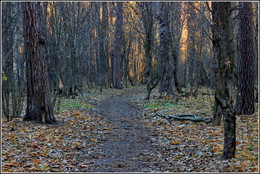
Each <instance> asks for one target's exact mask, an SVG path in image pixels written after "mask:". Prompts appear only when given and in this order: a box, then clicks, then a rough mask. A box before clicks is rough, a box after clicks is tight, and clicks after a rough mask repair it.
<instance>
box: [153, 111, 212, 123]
mask: <svg viewBox="0 0 260 174" xmlns="http://www.w3.org/2000/svg"><path fill="white" fill-rule="evenodd" d="M156 115H158V116H159V117H163V118H166V119H170V118H173V119H176V120H190V121H194V122H206V124H208V123H210V122H211V121H212V120H211V118H203V117H198V116H197V115H195V114H177V115H163V114H160V113H155V116H156ZM191 117H194V118H191Z"/></svg>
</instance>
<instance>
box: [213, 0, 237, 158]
mask: <svg viewBox="0 0 260 174" xmlns="http://www.w3.org/2000/svg"><path fill="white" fill-rule="evenodd" d="M212 21H213V25H212V33H213V40H212V42H213V50H214V59H215V61H216V65H215V66H216V67H215V68H216V69H215V70H216V72H215V76H216V82H215V102H216V104H215V107H220V108H221V112H222V114H223V122H224V149H223V155H222V158H223V159H230V158H233V157H234V156H235V150H236V117H235V110H234V108H233V105H232V104H233V100H232V95H231V92H230V91H231V90H232V86H233V83H232V80H233V79H232V78H233V69H234V45H233V32H232V18H231V3H230V2H224V3H223V2H213V3H212ZM214 114H216V113H214ZM213 119H215V118H214V117H213ZM213 122H214V120H213Z"/></svg>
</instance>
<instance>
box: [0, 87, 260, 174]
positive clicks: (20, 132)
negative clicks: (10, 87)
mask: <svg viewBox="0 0 260 174" xmlns="http://www.w3.org/2000/svg"><path fill="white" fill-rule="evenodd" d="M134 88H136V89H137V90H142V91H143V92H142V93H140V92H139V93H132V94H131V95H130V96H128V99H129V100H131V101H132V103H134V104H135V105H138V106H139V107H140V108H143V120H140V121H142V122H144V124H145V125H146V126H147V127H148V128H149V129H150V131H151V135H150V139H151V143H153V144H155V145H157V147H160V151H156V149H155V151H156V152H154V153H150V152H147V153H150V154H149V155H150V161H149V163H150V165H151V166H152V165H153V163H154V165H153V166H156V167H157V168H153V170H151V169H149V168H144V169H142V171H144V172H145V171H150V172H151V171H152V172H156V171H164V172H258V162H259V161H258V160H259V159H258V155H259V154H258V151H259V146H258V143H259V140H258V133H259V129H258V126H259V125H258V112H256V113H255V114H253V115H250V116H246V115H240V116H237V146H236V148H237V150H236V158H234V159H231V160H222V159H221V155H222V150H223V124H221V126H216V127H213V126H212V125H211V124H205V123H200V122H199V123H194V122H191V121H176V120H167V119H164V118H161V117H158V116H155V113H156V112H161V113H163V114H165V115H174V114H196V115H198V116H202V117H211V115H212V105H213V97H212V96H202V95H198V97H197V98H194V97H189V98H188V97H182V98H181V99H180V100H179V101H177V102H176V100H173V99H169V98H167V99H159V98H158V97H157V96H158V92H157V91H155V92H153V93H152V95H151V96H152V99H151V100H149V101H146V100H143V99H144V97H145V90H144V89H143V88H142V87H134ZM141 88H142V89H141ZM126 90H128V89H126ZM124 92H125V89H124V90H120V91H118V90H110V89H108V90H104V92H103V93H97V92H95V93H94V92H92V91H90V92H89V93H87V94H86V95H85V96H83V97H82V98H80V99H79V102H80V103H84V105H83V107H81V105H77V104H76V105H75V104H73V105H74V106H76V107H73V105H72V107H69V108H66V107H67V106H68V104H67V105H66V103H65V104H64V108H63V109H62V111H61V112H60V113H57V114H55V116H56V118H57V119H58V120H59V124H57V125H44V124H37V123H31V122H23V121H22V119H21V118H15V119H13V120H12V121H10V122H6V121H4V120H3V123H2V172H78V171H82V170H83V169H84V171H89V170H91V166H92V165H93V164H94V162H95V160H96V159H98V158H99V159H100V158H105V156H104V154H103V152H102V146H103V144H104V143H105V141H106V140H105V139H104V135H107V136H109V134H110V133H111V131H113V130H114V127H113V126H112V125H111V124H110V123H108V122H107V121H105V120H103V119H102V118H101V117H100V116H99V112H98V111H95V110H93V109H92V106H95V105H97V104H98V103H99V102H100V101H103V100H105V99H108V98H111V97H113V96H116V95H118V94H122V93H124ZM63 102H68V101H66V100H64V101H63ZM73 102H74V101H73ZM257 110H258V108H257ZM123 150H124V151H125V149H123ZM82 154H84V159H82V158H81V157H80V156H82ZM102 154H103V155H102ZM140 156H141V157H142V154H140ZM132 158H133V159H134V158H137V157H132ZM138 158H139V157H138ZM126 160H127V159H126ZM114 165H115V167H118V168H124V167H127V166H124V165H123V164H114ZM100 167H102V166H100Z"/></svg>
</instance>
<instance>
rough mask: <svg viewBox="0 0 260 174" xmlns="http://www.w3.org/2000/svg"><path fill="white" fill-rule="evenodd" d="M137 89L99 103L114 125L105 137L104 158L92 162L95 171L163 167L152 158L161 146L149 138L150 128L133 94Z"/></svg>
mask: <svg viewBox="0 0 260 174" xmlns="http://www.w3.org/2000/svg"><path fill="white" fill-rule="evenodd" d="M134 92H135V93H136V90H135V91H134V89H130V90H127V91H126V93H123V94H121V95H118V96H115V97H112V98H109V99H107V100H105V101H102V102H101V103H99V104H98V106H97V108H96V109H97V110H98V111H99V112H100V115H101V118H102V119H104V120H105V121H106V122H108V123H110V124H111V125H112V126H111V130H110V132H109V134H105V135H104V137H103V138H102V139H103V141H102V143H103V146H102V150H101V154H100V158H99V159H96V160H95V161H94V164H92V165H91V168H92V170H91V171H92V172H144V171H158V170H159V169H158V167H157V166H156V164H155V163H154V162H153V160H152V158H153V154H154V153H158V149H157V147H156V146H155V145H153V144H152V142H151V139H150V138H149V136H150V130H149V129H148V128H147V127H146V126H145V124H144V122H143V120H142V111H141V110H140V109H139V108H137V106H135V105H134V104H133V103H132V102H131V101H130V98H129V96H130V95H132V94H133V93H134ZM139 92H140V91H139Z"/></svg>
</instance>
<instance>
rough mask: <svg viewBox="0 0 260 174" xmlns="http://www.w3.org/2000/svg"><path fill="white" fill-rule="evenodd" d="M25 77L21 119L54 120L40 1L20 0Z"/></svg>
mask: <svg viewBox="0 0 260 174" xmlns="http://www.w3.org/2000/svg"><path fill="white" fill-rule="evenodd" d="M23 10H24V13H23V15H24V16H23V17H24V18H23V19H24V40H25V57H26V68H27V71H26V77H27V108H26V114H25V117H24V121H37V122H40V123H55V122H56V119H55V117H54V114H53V106H52V103H51V97H50V89H49V82H48V74H47V67H46V60H45V57H44V44H45V43H44V38H43V33H42V32H41V6H40V3H39V2H26V3H23Z"/></svg>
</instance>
